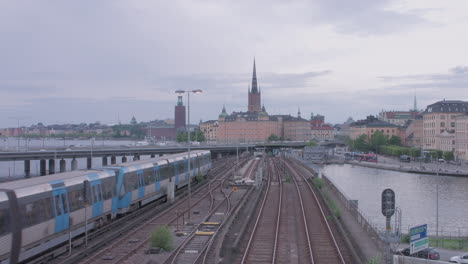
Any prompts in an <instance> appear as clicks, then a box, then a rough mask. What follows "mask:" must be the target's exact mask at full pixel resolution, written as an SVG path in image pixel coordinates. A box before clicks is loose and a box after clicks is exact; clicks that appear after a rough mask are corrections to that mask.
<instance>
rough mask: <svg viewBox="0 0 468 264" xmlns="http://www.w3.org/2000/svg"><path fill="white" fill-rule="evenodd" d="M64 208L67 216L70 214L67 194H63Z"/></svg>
mask: <svg viewBox="0 0 468 264" xmlns="http://www.w3.org/2000/svg"><path fill="white" fill-rule="evenodd" d="M61 195H62V203H63V204H62V206H63V213H64V214H66V213H69V212H70V211H69V208H68V197H67V195H66V194H65V193H62V194H61Z"/></svg>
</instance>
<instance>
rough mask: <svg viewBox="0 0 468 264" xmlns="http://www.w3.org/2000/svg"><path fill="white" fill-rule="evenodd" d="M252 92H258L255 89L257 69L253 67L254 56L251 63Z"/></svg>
mask: <svg viewBox="0 0 468 264" xmlns="http://www.w3.org/2000/svg"><path fill="white" fill-rule="evenodd" d="M252 93H258V90H257V70H256V67H255V57H254V63H253V74H252Z"/></svg>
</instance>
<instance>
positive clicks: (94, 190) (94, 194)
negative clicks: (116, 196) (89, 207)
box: [93, 184, 100, 203]
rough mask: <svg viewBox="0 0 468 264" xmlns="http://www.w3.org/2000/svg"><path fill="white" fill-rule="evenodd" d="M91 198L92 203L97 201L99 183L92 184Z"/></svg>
mask: <svg viewBox="0 0 468 264" xmlns="http://www.w3.org/2000/svg"><path fill="white" fill-rule="evenodd" d="M93 198H94V201H93V203H97V202H99V200H100V199H99V185H98V184H96V185H94V186H93Z"/></svg>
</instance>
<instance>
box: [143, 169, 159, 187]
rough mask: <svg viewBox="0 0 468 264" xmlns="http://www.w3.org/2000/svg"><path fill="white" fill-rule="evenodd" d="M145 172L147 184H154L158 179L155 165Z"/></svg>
mask: <svg viewBox="0 0 468 264" xmlns="http://www.w3.org/2000/svg"><path fill="white" fill-rule="evenodd" d="M143 174H144V176H145V185H150V184H152V183H153V182H154V181H155V179H156V175H155V173H154V168H153V167H151V168H148V169H145V171H144V173H143Z"/></svg>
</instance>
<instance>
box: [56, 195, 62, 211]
mask: <svg viewBox="0 0 468 264" xmlns="http://www.w3.org/2000/svg"><path fill="white" fill-rule="evenodd" d="M54 200H55V214H56V215H61V214H62V209H61V207H60V197H59V196H58V195H54Z"/></svg>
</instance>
